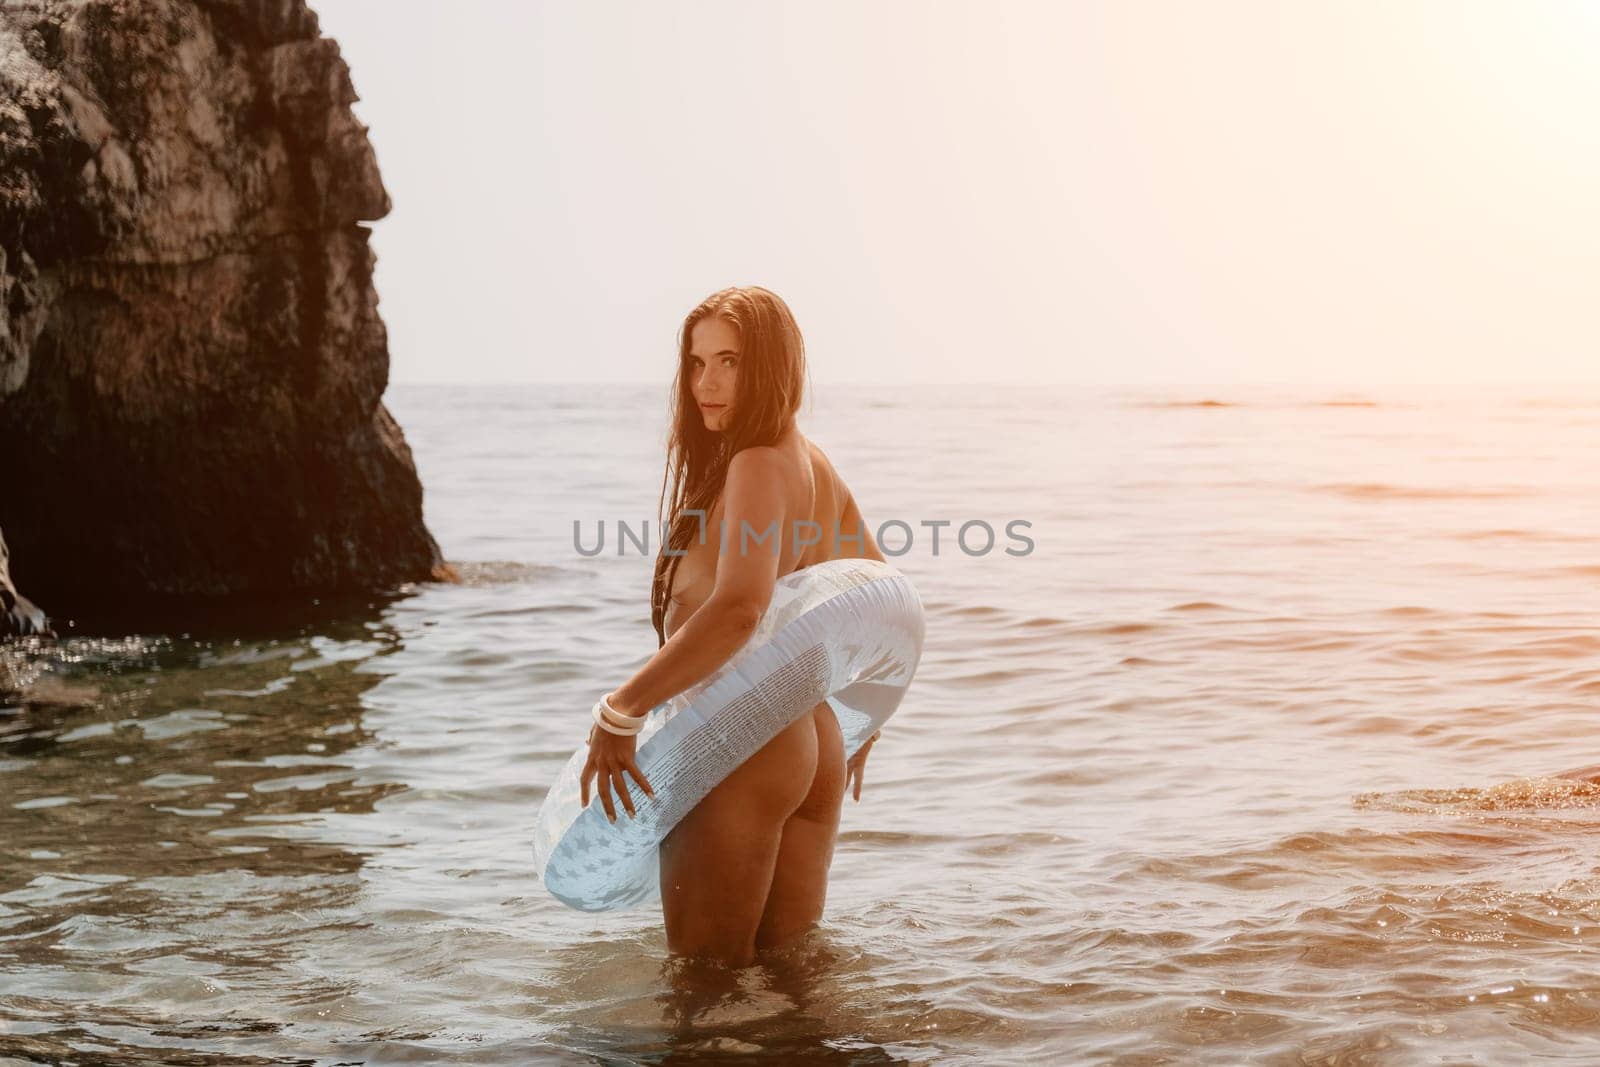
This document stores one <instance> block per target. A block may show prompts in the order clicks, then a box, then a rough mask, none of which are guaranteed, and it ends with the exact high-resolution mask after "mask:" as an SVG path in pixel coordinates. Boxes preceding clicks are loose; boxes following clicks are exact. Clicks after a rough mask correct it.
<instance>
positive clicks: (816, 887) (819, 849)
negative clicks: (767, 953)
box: [756, 701, 846, 949]
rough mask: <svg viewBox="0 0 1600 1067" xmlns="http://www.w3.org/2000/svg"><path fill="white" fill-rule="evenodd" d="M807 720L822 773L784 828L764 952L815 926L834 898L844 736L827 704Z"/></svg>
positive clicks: (760, 934)
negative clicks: (831, 871) (831, 878)
mask: <svg viewBox="0 0 1600 1067" xmlns="http://www.w3.org/2000/svg"><path fill="white" fill-rule="evenodd" d="M807 718H808V719H810V720H811V722H812V723H814V724H815V732H816V738H817V762H816V774H815V776H814V777H813V778H812V780H811V787H810V789H809V790H808V791H807V793H806V796H805V799H804V800H802V801H801V803H800V806H799V807H798V808H796V809H795V811H794V814H792V815H790V816H789V818H788V821H787V822H785V823H784V824H783V834H782V837H781V839H780V840H779V843H778V858H777V863H776V865H775V870H774V873H773V878H772V886H771V888H770V889H769V890H768V892H767V902H766V906H765V908H763V910H762V913H761V922H760V924H759V925H758V926H757V928H756V947H757V948H758V949H767V948H777V947H778V946H780V945H783V944H785V943H786V942H788V941H790V940H792V939H793V938H795V937H797V936H799V935H800V934H803V933H805V932H806V931H807V930H809V929H811V927H813V926H815V925H816V924H817V922H818V921H820V920H821V918H822V906H823V903H824V902H825V900H826V899H827V895H828V868H829V867H831V866H832V865H833V846H834V844H835V842H837V841H838V838H839V814H840V812H841V811H842V810H843V808H844V787H845V778H846V773H845V763H844V735H843V734H841V733H840V732H839V720H838V718H837V717H836V716H835V715H834V714H833V708H832V707H831V706H829V704H828V702H827V701H823V702H822V703H821V704H818V705H817V706H816V707H815V708H812V709H811V714H810V715H809V716H807Z"/></svg>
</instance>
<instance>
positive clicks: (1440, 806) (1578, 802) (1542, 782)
mask: <svg viewBox="0 0 1600 1067" xmlns="http://www.w3.org/2000/svg"><path fill="white" fill-rule="evenodd" d="M1588 769H1589V770H1594V771H1596V772H1597V773H1600V768H1588ZM1565 773H1567V774H1573V773H1579V772H1571V771H1569V772H1565ZM1353 803H1354V805H1355V806H1356V807H1357V808H1378V809H1382V810H1386V811H1398V812H1405V813H1411V814H1425V815H1448V814H1452V813H1457V812H1496V811H1552V810H1561V809H1567V808H1593V807H1600V784H1596V783H1595V782H1593V781H1584V780H1582V779H1577V778H1568V777H1540V778H1518V779H1515V780H1513V781H1510V782H1501V783H1500V784H1498V785H1492V786H1487V787H1478V786H1463V787H1459V788H1455V789H1402V790H1399V791H1398V792H1393V793H1361V794H1359V795H1357V796H1356V797H1355V798H1354V801H1353Z"/></svg>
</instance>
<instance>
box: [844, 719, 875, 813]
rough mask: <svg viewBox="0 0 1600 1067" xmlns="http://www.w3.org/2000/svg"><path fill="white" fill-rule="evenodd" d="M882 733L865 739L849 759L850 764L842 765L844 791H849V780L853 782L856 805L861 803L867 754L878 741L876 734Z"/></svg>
mask: <svg viewBox="0 0 1600 1067" xmlns="http://www.w3.org/2000/svg"><path fill="white" fill-rule="evenodd" d="M882 732H883V731H881V730H879V731H877V732H876V733H874V734H873V735H872V736H871V737H869V738H867V740H866V741H865V743H863V744H862V746H861V747H860V748H858V749H856V754H855V755H854V756H851V757H850V762H848V763H846V764H845V765H844V769H845V776H844V786H845V788H846V789H849V788H850V781H851V779H854V780H855V792H854V794H853V795H854V796H855V798H856V803H858V804H859V803H860V802H861V779H862V778H863V777H864V776H865V775H866V773H867V753H868V752H870V751H872V746H873V744H874V743H875V742H876V741H877V740H878V734H880V733H882Z"/></svg>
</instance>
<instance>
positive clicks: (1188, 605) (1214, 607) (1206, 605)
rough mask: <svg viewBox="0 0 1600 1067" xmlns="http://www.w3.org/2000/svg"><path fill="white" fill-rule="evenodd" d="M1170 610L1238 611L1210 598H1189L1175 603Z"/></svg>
mask: <svg viewBox="0 0 1600 1067" xmlns="http://www.w3.org/2000/svg"><path fill="white" fill-rule="evenodd" d="M1167 610H1168V611H1237V610H1239V609H1238V608H1230V607H1228V606H1227V605H1226V604H1217V603H1214V602H1213V601H1210V600H1189V601H1185V602H1184V603H1182V604H1174V605H1172V607H1170V608H1168V609H1167Z"/></svg>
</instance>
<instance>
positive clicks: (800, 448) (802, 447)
mask: <svg viewBox="0 0 1600 1067" xmlns="http://www.w3.org/2000/svg"><path fill="white" fill-rule="evenodd" d="M774 447H775V448H777V449H778V451H779V453H780V454H781V455H782V456H783V457H784V459H785V461H786V462H785V463H784V471H785V477H784V490H785V497H786V499H787V502H788V507H787V508H786V512H787V515H788V517H787V518H786V520H785V523H784V526H783V529H781V530H780V531H779V538H778V545H777V548H778V577H780V578H781V577H783V576H784V575H786V574H792V573H793V572H795V571H797V570H800V569H801V568H803V567H809V566H811V565H812V564H814V563H821V562H823V561H825V560H831V559H859V558H863V557H865V558H869V559H879V560H881V559H883V554H882V553H881V552H879V551H878V546H877V544H876V543H875V542H874V541H873V539H872V534H871V533H870V532H868V531H867V529H866V525H865V523H863V522H862V521H861V513H860V510H859V509H858V508H857V507H856V502H855V498H854V497H853V496H852V495H851V492H850V489H849V487H848V486H846V485H845V484H844V480H843V479H842V478H840V477H839V472H838V471H836V470H834V467H833V463H832V461H830V460H829V459H828V457H827V455H826V454H825V453H824V452H823V451H822V449H820V448H818V447H817V446H816V445H815V444H813V443H812V442H811V441H810V440H808V439H807V438H806V437H805V435H804V434H802V433H801V432H800V431H799V430H798V429H793V430H790V431H789V434H788V436H787V437H786V438H784V439H781V440H779V442H778V443H777V444H776V445H775V446H774ZM722 520H723V506H722V498H721V497H718V498H717V502H716V503H715V504H713V505H712V506H711V511H710V513H709V514H708V515H707V516H706V520H705V527H704V543H703V544H702V543H700V541H691V542H690V543H689V547H688V549H687V550H685V553H684V555H683V557H682V558H681V559H680V560H679V561H678V569H677V573H676V574H675V575H674V577H673V582H672V593H671V595H670V597H669V598H668V601H667V611H666V617H665V619H663V621H662V629H663V631H664V632H665V635H666V636H667V637H668V638H671V637H672V635H673V633H675V632H676V631H677V630H678V628H679V627H681V626H682V625H683V624H684V623H686V622H688V621H689V618H690V616H692V615H693V614H694V613H695V612H696V611H699V610H700V606H701V605H702V604H704V603H705V602H706V600H707V599H708V598H709V597H710V596H711V591H712V589H713V588H714V587H715V585H716V577H717V558H718V556H719V555H720V545H719V544H718V542H719V539H720V540H725V541H726V543H727V545H728V547H729V548H731V549H733V550H735V551H737V550H738V548H739V544H740V536H739V533H740V532H739V531H738V530H737V529H733V528H731V527H730V528H729V529H727V530H726V531H724V532H723V533H722V534H721V537H720V538H719V534H718V531H719V530H721V525H720V524H721V523H722ZM798 520H808V521H809V522H811V523H814V524H815V525H811V526H808V525H804V524H803V523H802V525H801V526H800V527H799V532H798V534H796V532H795V531H796V526H795V523H796V521H798ZM835 532H837V533H838V534H839V536H838V537H837V538H836V537H835ZM761 533H762V531H759V530H755V531H751V532H750V535H749V538H748V540H747V541H746V549H745V550H746V551H750V552H770V551H772V547H771V541H770V540H768V541H764V542H760V543H758V542H757V541H756V537H757V535H759V534H761ZM857 535H859V536H857ZM812 538H816V539H817V540H816V543H815V544H802V545H800V546H798V548H797V547H796V541H808V540H811V539H812Z"/></svg>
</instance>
